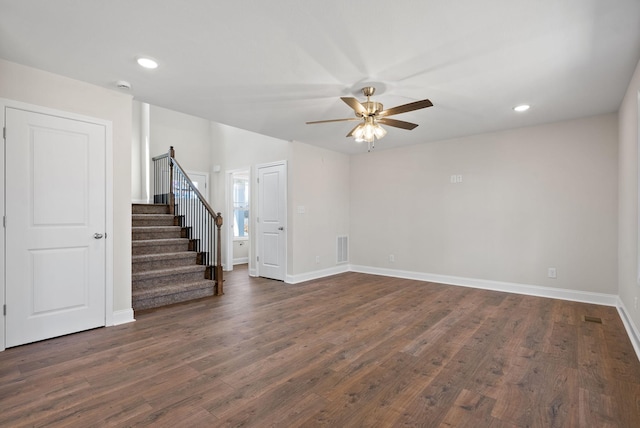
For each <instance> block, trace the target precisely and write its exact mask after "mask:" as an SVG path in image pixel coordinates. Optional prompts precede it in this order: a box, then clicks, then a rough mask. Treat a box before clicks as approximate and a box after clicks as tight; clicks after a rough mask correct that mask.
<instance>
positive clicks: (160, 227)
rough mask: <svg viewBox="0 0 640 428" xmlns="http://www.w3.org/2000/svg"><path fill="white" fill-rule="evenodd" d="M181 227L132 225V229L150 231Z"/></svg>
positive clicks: (178, 228) (171, 229) (172, 229)
mask: <svg viewBox="0 0 640 428" xmlns="http://www.w3.org/2000/svg"><path fill="white" fill-rule="evenodd" d="M180 229H182V228H181V227H180V226H133V227H132V228H131V230H132V231H134V232H135V231H138V232H151V231H174V230H180Z"/></svg>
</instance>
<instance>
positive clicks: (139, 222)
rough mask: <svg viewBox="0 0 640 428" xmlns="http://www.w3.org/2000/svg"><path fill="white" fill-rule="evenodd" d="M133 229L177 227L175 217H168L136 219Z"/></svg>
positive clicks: (132, 224) (133, 222) (132, 223)
mask: <svg viewBox="0 0 640 428" xmlns="http://www.w3.org/2000/svg"><path fill="white" fill-rule="evenodd" d="M131 226H133V227H145V226H165V227H166V226H177V224H175V220H174V217H173V216H167V217H166V218H134V219H133V220H132V222H131Z"/></svg>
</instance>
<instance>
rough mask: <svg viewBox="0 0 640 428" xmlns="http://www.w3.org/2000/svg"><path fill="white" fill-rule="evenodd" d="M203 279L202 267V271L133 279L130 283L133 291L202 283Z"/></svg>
mask: <svg viewBox="0 0 640 428" xmlns="http://www.w3.org/2000/svg"><path fill="white" fill-rule="evenodd" d="M203 279H206V278H205V272H204V267H203V268H202V271H198V272H189V273H172V274H168V275H164V276H159V277H154V278H145V279H134V280H132V281H131V287H132V288H133V289H134V290H139V289H146V288H152V287H158V286H163V285H178V284H184V283H188V282H196V281H202V280H203Z"/></svg>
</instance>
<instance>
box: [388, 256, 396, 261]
mask: <svg viewBox="0 0 640 428" xmlns="http://www.w3.org/2000/svg"><path fill="white" fill-rule="evenodd" d="M395 261H396V256H394V255H393V254H389V262H391V263H394V262H395Z"/></svg>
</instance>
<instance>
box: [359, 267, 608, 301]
mask: <svg viewBox="0 0 640 428" xmlns="http://www.w3.org/2000/svg"><path fill="white" fill-rule="evenodd" d="M350 270H351V271H352V272H361V273H369V274H372V275H382V276H392V277H395V278H406V279H415V280H418V281H428V282H437V283H440V284H449V285H459V286H462V287H472V288H480V289H483V290H493V291H504V292H507V293H516V294H526V295H528V296H538V297H549V298H552V299H562V300H570V301H574V302H583V303H593V304H596V305H604V306H617V303H618V296H616V295H614V294H604V293H593V292H589V291H578V290H568V289H563V288H551V287H543V286H540V285H529V284H517V283H511V282H501V281H490V280H486V279H475V278H465V277H459V276H449V275H438V274H432V273H423V272H411V271H402V270H395V269H385V268H375V267H369V266H358V265H351V266H350Z"/></svg>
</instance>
